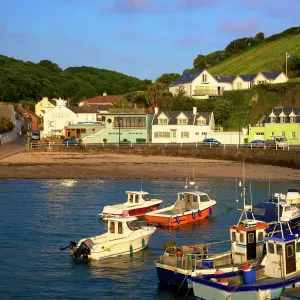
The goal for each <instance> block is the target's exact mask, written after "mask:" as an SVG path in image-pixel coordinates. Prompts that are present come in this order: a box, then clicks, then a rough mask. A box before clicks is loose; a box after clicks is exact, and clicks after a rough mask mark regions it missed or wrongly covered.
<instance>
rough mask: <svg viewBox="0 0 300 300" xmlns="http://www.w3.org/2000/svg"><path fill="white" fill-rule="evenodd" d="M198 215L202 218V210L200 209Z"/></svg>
mask: <svg viewBox="0 0 300 300" xmlns="http://www.w3.org/2000/svg"><path fill="white" fill-rule="evenodd" d="M198 215H199V217H202V212H201V210H200V209H198Z"/></svg>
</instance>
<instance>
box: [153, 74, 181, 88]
mask: <svg viewBox="0 0 300 300" xmlns="http://www.w3.org/2000/svg"><path fill="white" fill-rule="evenodd" d="M178 78H180V74H178V73H165V74H162V75H161V76H160V77H158V78H157V79H156V80H155V82H161V83H163V84H165V85H166V86H169V85H170V84H171V83H172V82H174V81H175V80H177V79H178Z"/></svg>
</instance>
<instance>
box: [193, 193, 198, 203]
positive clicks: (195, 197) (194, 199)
mask: <svg viewBox="0 0 300 300" xmlns="http://www.w3.org/2000/svg"><path fill="white" fill-rule="evenodd" d="M197 201H198V197H197V196H196V195H193V202H194V203H197Z"/></svg>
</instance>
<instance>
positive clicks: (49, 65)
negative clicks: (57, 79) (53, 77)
mask: <svg viewBox="0 0 300 300" xmlns="http://www.w3.org/2000/svg"><path fill="white" fill-rule="evenodd" d="M38 64H39V65H40V66H42V67H45V68H47V69H48V70H50V71H51V72H61V71H62V69H61V68H60V67H59V65H58V64H55V63H53V62H52V61H50V60H47V59H44V60H41V61H40V62H39V63H38Z"/></svg>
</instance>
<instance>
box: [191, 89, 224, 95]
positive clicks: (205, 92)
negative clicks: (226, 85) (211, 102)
mask: <svg viewBox="0 0 300 300" xmlns="http://www.w3.org/2000/svg"><path fill="white" fill-rule="evenodd" d="M193 96H223V90H219V91H212V90H201V91H199V90H194V94H193Z"/></svg>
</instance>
